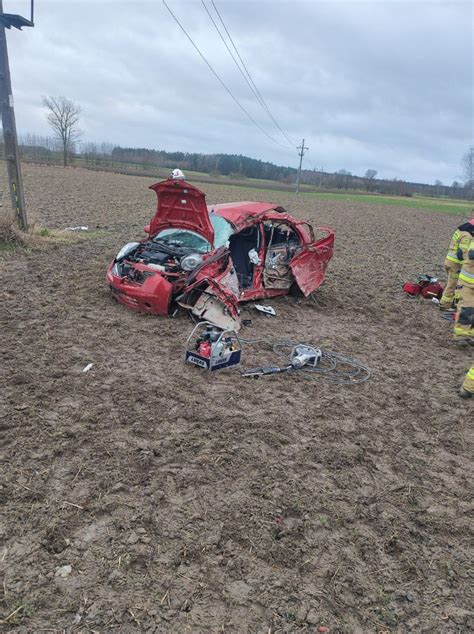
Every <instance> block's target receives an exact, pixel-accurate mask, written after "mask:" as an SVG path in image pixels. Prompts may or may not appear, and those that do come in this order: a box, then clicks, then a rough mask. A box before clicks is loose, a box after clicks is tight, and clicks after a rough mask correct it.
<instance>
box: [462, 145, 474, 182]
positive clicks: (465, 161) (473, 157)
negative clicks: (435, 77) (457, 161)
mask: <svg viewBox="0 0 474 634" xmlns="http://www.w3.org/2000/svg"><path fill="white" fill-rule="evenodd" d="M461 165H462V169H463V176H464V186H465V187H466V188H467V189H470V190H472V189H474V145H471V147H470V148H469V150H468V151H467V152H466V154H464V156H463V157H462V160H461Z"/></svg>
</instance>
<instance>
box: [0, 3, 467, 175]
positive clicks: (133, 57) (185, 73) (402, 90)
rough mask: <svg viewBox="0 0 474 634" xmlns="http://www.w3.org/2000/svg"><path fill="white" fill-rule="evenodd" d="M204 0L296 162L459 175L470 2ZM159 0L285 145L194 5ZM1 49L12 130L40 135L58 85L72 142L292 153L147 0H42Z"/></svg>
mask: <svg viewBox="0 0 474 634" xmlns="http://www.w3.org/2000/svg"><path fill="white" fill-rule="evenodd" d="M215 2H216V5H217V7H218V8H219V10H220V11H221V14H222V16H223V17H224V19H225V21H226V23H227V25H228V27H229V29H230V31H231V34H232V35H233V37H234V40H235V42H236V44H237V46H238V47H239V50H240V52H241V54H242V56H243V58H244V60H245V61H246V63H247V65H248V67H249V69H250V71H251V73H252V75H253V78H254V80H255V82H256V83H257V85H258V87H259V89H260V92H261V93H262V94H263V96H264V97H265V99H266V101H267V103H268V104H269V105H270V107H271V109H272V112H273V113H274V115H275V117H276V118H277V120H278V121H279V122H280V124H281V126H282V127H283V128H284V130H285V131H286V132H287V133H288V134H289V136H290V137H291V138H293V139H295V141H297V142H298V143H299V142H300V140H301V138H302V137H304V138H305V140H306V144H307V145H309V146H310V151H309V153H308V155H307V159H306V166H308V167H310V166H311V167H313V166H316V167H319V166H322V165H323V166H324V168H325V169H326V170H328V171H335V170H337V169H341V168H345V169H349V170H350V171H352V172H353V173H359V174H360V173H363V172H365V170H366V169H367V168H369V167H370V168H375V169H377V170H378V172H379V175H380V176H382V177H398V178H403V179H410V180H417V181H424V182H433V181H434V180H435V179H437V178H440V179H441V180H443V181H444V182H446V183H450V182H451V181H452V180H454V179H458V178H459V176H460V166H459V161H460V157H461V155H462V154H463V153H464V152H465V151H466V149H467V147H468V146H469V144H471V143H472V139H473V72H472V71H473V68H472V63H473V62H472V60H473V42H472V37H473V34H472V17H473V16H472V5H471V3H468V2H457V1H441V0H440V1H432V2H414V1H411V2H402V1H400V0H392V1H390V0H385V1H376V0H374V1H372V2H341V1H333V2H316V1H313V2H300V1H297V0H293V1H291V2H286V1H285V2H283V1H280V2H278V1H274V2H270V1H268V2H258V1H256V0H255V1H252V2H249V1H248V2H246V1H242V0H241V1H239V2H235V1H234V2H232V1H224V0H215ZM23 4H24V3H23ZM168 4H169V5H170V7H171V8H172V10H173V11H174V13H175V14H176V15H177V17H178V18H179V19H180V21H181V22H182V24H183V25H184V26H185V28H186V29H187V30H188V32H189V33H190V35H191V37H192V38H193V39H194V41H195V42H196V44H197V45H198V46H199V47H200V48H201V50H202V52H203V53H204V55H205V56H206V57H207V58H208V59H209V61H210V62H211V63H212V64H213V65H214V67H215V69H216V71H217V72H218V73H219V74H220V75H221V77H222V78H223V79H224V80H225V82H226V83H227V85H228V86H229V88H230V89H231V90H232V91H233V93H234V94H235V95H236V97H237V98H238V99H239V101H240V102H241V103H242V105H243V106H244V107H245V108H247V109H248V111H249V112H250V113H251V114H252V116H253V117H254V118H255V119H257V120H258V122H259V123H260V124H261V125H262V126H264V127H265V129H267V130H268V132H269V133H270V134H271V135H272V136H273V137H275V139H278V141H280V142H281V143H283V144H284V145H285V144H286V141H285V139H284V137H283V136H282V135H281V134H280V133H279V131H278V130H277V129H276V128H275V126H274V125H273V124H272V122H271V121H269V119H268V118H266V116H265V114H264V112H263V111H262V109H261V108H260V106H259V105H258V104H257V102H256V100H255V98H254V97H253V96H252V94H251V93H250V90H249V89H248V87H247V85H246V84H245V83H244V81H243V79H242V77H241V76H240V75H239V73H238V71H237V69H236V68H235V66H234V64H233V62H232V60H231V59H230V57H229V55H228V53H227V51H226V50H225V48H224V45H223V44H222V42H221V41H220V39H219V38H218V36H217V34H216V32H215V30H214V27H213V26H212V24H211V23H210V22H209V19H208V16H207V15H206V13H205V11H204V9H203V7H202V5H201V2H198V1H193V2H183V1H181V0H169V2H168ZM207 4H208V5H209V2H208V1H207ZM4 5H5V10H6V11H7V10H9V11H16V10H17V8H20V7H21V9H23V5H21V2H20V3H19V4H18V3H17V4H15V0H4ZM14 5H15V6H14ZM21 9H20V10H21ZM25 11H26V7H25ZM8 45H9V52H10V63H11V67H12V78H13V90H14V95H15V103H16V114H17V125H18V128H19V130H20V131H25V132H26V131H30V132H36V133H39V134H47V133H48V128H47V124H46V119H45V113H44V110H43V109H42V107H41V95H50V94H51V95H58V94H64V95H66V96H68V97H70V98H72V99H74V100H75V101H77V102H78V103H80V104H81V106H82V108H83V115H82V119H81V126H82V128H83V130H84V135H85V138H87V139H88V140H97V141H100V140H106V141H110V142H114V143H118V144H121V145H127V146H145V147H155V148H160V149H166V150H184V151H196V152H228V153H242V154H247V155H250V156H255V157H257V158H261V159H263V160H270V161H273V162H276V163H280V164H285V165H296V163H297V156H296V149H294V148H284V147H281V145H278V144H276V143H272V142H271V141H270V140H269V139H268V138H267V137H266V136H265V135H264V134H262V133H261V132H260V131H259V130H258V129H256V128H255V127H254V126H253V125H252V123H251V122H250V121H249V120H248V119H246V117H245V115H244V114H243V113H242V112H241V111H240V110H239V108H238V107H237V106H236V104H235V103H234V102H233V101H232V99H231V98H230V97H229V95H228V94H227V93H226V92H225V91H224V90H223V88H222V86H220V85H219V83H218V82H217V80H216V79H215V77H213V75H212V74H211V72H210V71H209V69H208V68H207V67H206V66H205V64H204V63H203V62H202V60H201V59H200V58H199V57H198V55H197V54H196V52H195V51H194V49H193V48H192V46H191V45H190V43H189V42H188V41H187V40H186V38H185V36H184V35H183V33H182V32H181V31H180V29H179V28H178V26H177V25H176V24H175V23H174V21H173V20H172V18H171V16H170V15H169V13H168V12H167V11H166V9H165V7H164V6H163V5H162V3H161V2H160V1H159V0H156V1H154V2H151V1H149V2H147V1H141V0H135V1H134V2H127V3H122V2H113V1H109V2H105V1H103V2H100V1H96V2H91V1H82V2H81V1H78V0H77V1H74V0H71V1H69V2H67V3H65V2H59V1H58V2H51V1H50V2H47V1H46V0H44V1H42V2H38V5H37V8H36V26H35V28H34V29H25V30H24V31H23V32H21V33H20V32H11V33H10V32H9V33H8Z"/></svg>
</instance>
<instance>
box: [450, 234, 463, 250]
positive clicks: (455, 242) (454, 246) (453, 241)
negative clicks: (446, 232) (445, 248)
mask: <svg viewBox="0 0 474 634" xmlns="http://www.w3.org/2000/svg"><path fill="white" fill-rule="evenodd" d="M460 238H461V232H460V231H459V229H456V231H455V232H454V233H453V235H452V237H451V244H450V245H449V248H450V249H457V248H458V246H459V240H460Z"/></svg>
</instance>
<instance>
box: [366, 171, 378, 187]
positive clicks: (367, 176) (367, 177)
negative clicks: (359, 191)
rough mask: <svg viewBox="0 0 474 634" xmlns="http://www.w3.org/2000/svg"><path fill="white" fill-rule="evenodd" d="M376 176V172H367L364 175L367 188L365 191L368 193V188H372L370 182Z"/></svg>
mask: <svg viewBox="0 0 474 634" xmlns="http://www.w3.org/2000/svg"><path fill="white" fill-rule="evenodd" d="M376 176H377V170H367V171H366V173H365V186H366V188H367V191H370V188H371V186H372V182H373V180H374V178H375V177H376Z"/></svg>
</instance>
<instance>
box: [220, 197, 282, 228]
mask: <svg viewBox="0 0 474 634" xmlns="http://www.w3.org/2000/svg"><path fill="white" fill-rule="evenodd" d="M208 209H209V211H213V212H214V213H216V214H217V215H218V216H222V217H223V218H225V219H226V220H228V221H229V222H230V223H231V224H233V225H234V226H237V225H241V224H243V223H245V221H246V220H247V218H248V217H249V216H259V215H260V214H263V213H266V212H268V211H276V212H278V213H285V212H286V210H285V209H284V208H283V207H281V206H280V205H275V204H274V203H259V202H249V201H242V202H238V203H223V204H220V205H208Z"/></svg>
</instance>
